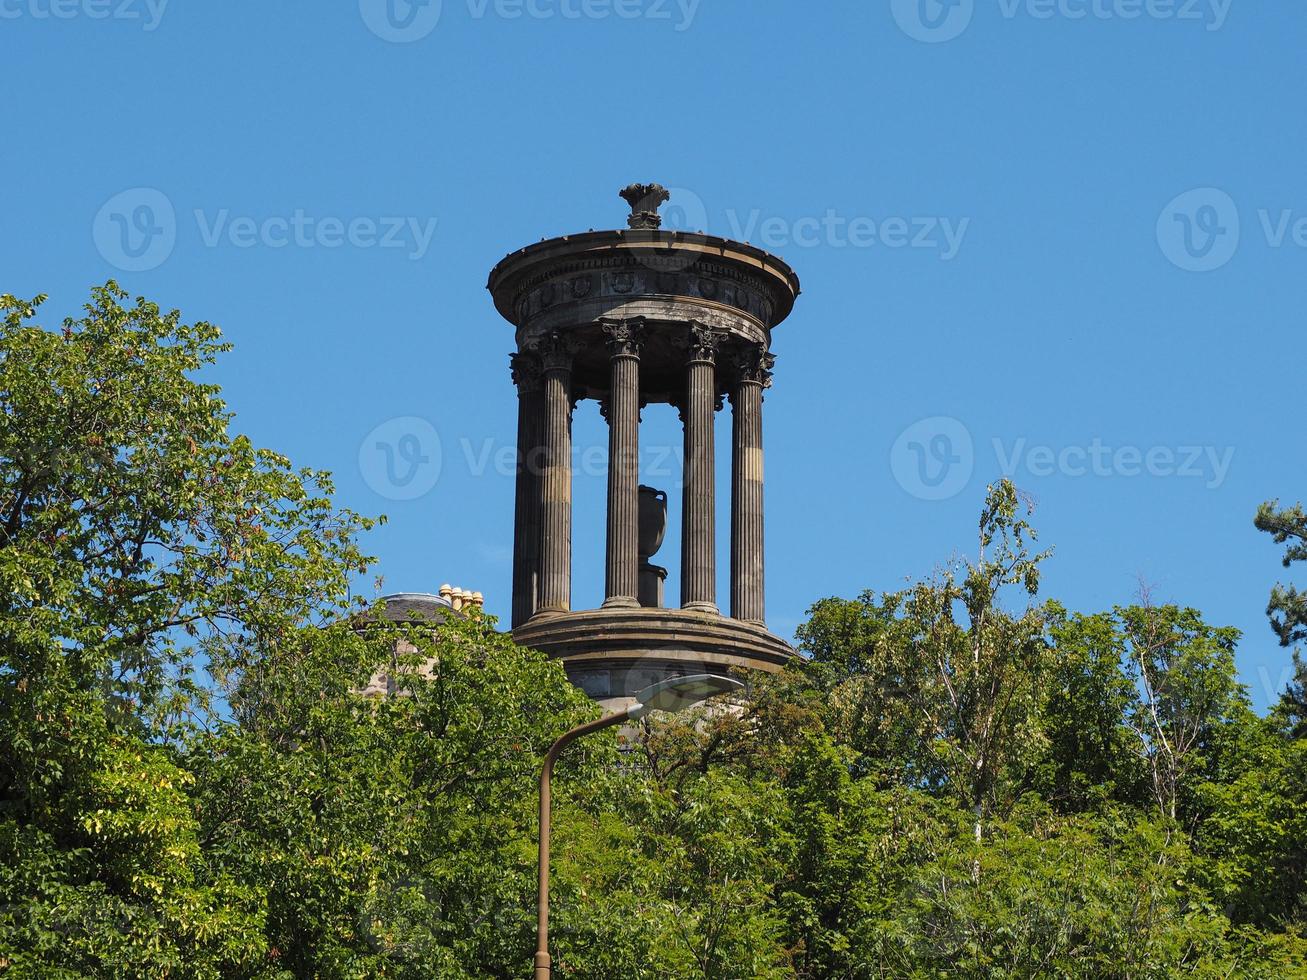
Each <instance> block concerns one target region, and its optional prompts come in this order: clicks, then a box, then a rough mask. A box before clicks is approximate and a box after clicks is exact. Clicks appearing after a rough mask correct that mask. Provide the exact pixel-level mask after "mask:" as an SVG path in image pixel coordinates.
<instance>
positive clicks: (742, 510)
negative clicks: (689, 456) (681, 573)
mask: <svg viewBox="0 0 1307 980" xmlns="http://www.w3.org/2000/svg"><path fill="white" fill-rule="evenodd" d="M775 361H776V359H775V358H774V357H773V356H772V355H771V354H769V353H767V351H766V350H764V349H763V348H762V347H757V348H754V349H752V350H748V351H744V352H742V353H740V354H738V355H737V356H736V358H735V366H736V370H737V372H738V373H737V374H736V378H735V385H734V387H733V388H732V390H731V420H732V426H731V617H732V618H734V619H741V620H744V621H745V622H749V623H758V624H759V625H761V624H762V623H763V622H764V612H763V602H764V598H763V548H762V392H763V389H764V388H767V387H770V385H771V368H772V365H773V364H774V363H775Z"/></svg>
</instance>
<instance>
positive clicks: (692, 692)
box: [535, 674, 744, 980]
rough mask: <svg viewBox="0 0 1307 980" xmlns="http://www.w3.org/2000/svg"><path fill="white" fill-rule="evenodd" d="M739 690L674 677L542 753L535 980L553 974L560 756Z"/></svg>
mask: <svg viewBox="0 0 1307 980" xmlns="http://www.w3.org/2000/svg"><path fill="white" fill-rule="evenodd" d="M742 687H744V685H743V684H742V683H740V682H739V681H737V680H733V679H732V678H730V677H717V676H715V675H713V674H694V675H692V676H690V677H673V678H671V679H670V680H665V681H661V682H659V683H657V684H654V685H651V686H650V687H646V688H645V689H644V690H643V691H641V692H640V693H639V694H637V695H636V696H635V704H633V705H631V706H630V707H629V708H627V709H626V710H625V711H619V712H617V713H615V714H611V715H605V716H604V717H603V718H600V719H599V720H598V721H591V722H587V723H586V724H584V725H577V726H576V727H575V728H573V729H572V730H571V731H569V732H566V733H565V734H563V735H562V736H561V737H560V738H559V739H558V741H556V742H555V743H554V744H553V745H552V746H550V747H549V751H548V752H547V753H545V765H544V768H543V769H542V770H541V771H540V906H539V917H538V918H537V920H536V956H535V980H549V977H550V973H551V972H552V966H551V964H550V961H549V831H550V827H549V810H550V807H549V802H550V800H549V779H550V777H551V776H552V775H553V772H554V762H555V761H556V760H557V759H558V756H559V754H560V753H561V752H562V751H563V749H565V748H567V746H569V745H570V744H571V743H573V742H575V741H576V740H577V739H578V738H580V737H581V736H583V735H589V734H590V733H591V732H597V731H599V730H600V729H602V728H611V727H612V726H613V725H620V724H621V723H622V722H624V721H638V720H639V719H641V718H643V717H644V716H645V715H647V714H648V713H649V712H651V711H683V710H684V709H686V708H688V707H690V706H691V705H695V704H698V703H699V702H700V701H703V700H706V699H707V698H711V697H714V696H715V695H718V694H726V693H729V692H731V691H738V690H740V689H741V688H742Z"/></svg>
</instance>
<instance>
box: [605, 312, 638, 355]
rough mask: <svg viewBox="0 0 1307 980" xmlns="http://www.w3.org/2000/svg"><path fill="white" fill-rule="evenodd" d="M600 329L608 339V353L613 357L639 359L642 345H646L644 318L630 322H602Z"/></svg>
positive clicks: (635, 318) (606, 320) (633, 319)
mask: <svg viewBox="0 0 1307 980" xmlns="http://www.w3.org/2000/svg"><path fill="white" fill-rule="evenodd" d="M599 328H600V329H601V330H603V332H604V336H606V337H607V338H608V353H609V355H610V356H611V357H639V356H640V345H641V344H642V343H644V317H642V316H638V317H634V318H632V319H630V320H608V319H604V320H600V321H599Z"/></svg>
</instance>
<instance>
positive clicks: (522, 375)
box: [508, 351, 541, 391]
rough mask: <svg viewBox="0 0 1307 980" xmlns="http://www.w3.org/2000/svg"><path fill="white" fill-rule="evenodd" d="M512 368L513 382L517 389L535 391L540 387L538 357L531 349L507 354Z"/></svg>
mask: <svg viewBox="0 0 1307 980" xmlns="http://www.w3.org/2000/svg"><path fill="white" fill-rule="evenodd" d="M508 359H509V362H510V364H511V365H512V370H513V384H515V385H517V387H518V390H519V391H535V390H536V389H537V388H539V387H540V373H541V365H540V358H539V357H537V356H536V355H535V354H534V353H532V352H531V351H519V352H518V353H516V354H510V355H508Z"/></svg>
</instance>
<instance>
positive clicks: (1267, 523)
mask: <svg viewBox="0 0 1307 980" xmlns="http://www.w3.org/2000/svg"><path fill="white" fill-rule="evenodd" d="M1253 523H1254V525H1255V526H1256V527H1257V529H1258V530H1259V531H1265V532H1266V533H1267V534H1269V535H1271V537H1272V538H1274V539H1275V543H1276V544H1287V545H1288V547H1287V548H1285V549H1284V567H1285V568H1291V567H1292V566H1293V564H1294V563H1295V562H1300V561H1307V513H1304V512H1303V509H1302V504H1300V503H1299V504H1294V505H1293V506H1292V507H1281V506H1280V502H1279V501H1278V500H1268V501H1267V502H1266V503H1264V504H1262V505H1261V506H1260V507H1258V508H1257V516H1256V517H1255V518H1254V519H1253ZM1266 614H1267V615H1268V616H1269V617H1270V619H1271V628H1272V629H1274V630H1275V635H1276V636H1278V637H1279V638H1280V645H1281V646H1286V647H1288V646H1293V644H1295V643H1301V642H1302V641H1303V640H1307V593H1303V592H1299V591H1298V589H1296V588H1295V587H1294V586H1292V585H1283V584H1277V585H1276V586H1275V587H1274V588H1273V589H1272V590H1271V601H1270V604H1269V605H1268V606H1267V607H1266Z"/></svg>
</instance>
